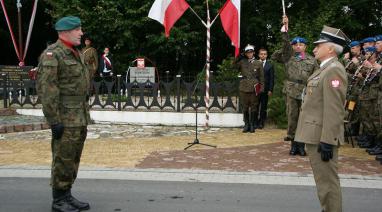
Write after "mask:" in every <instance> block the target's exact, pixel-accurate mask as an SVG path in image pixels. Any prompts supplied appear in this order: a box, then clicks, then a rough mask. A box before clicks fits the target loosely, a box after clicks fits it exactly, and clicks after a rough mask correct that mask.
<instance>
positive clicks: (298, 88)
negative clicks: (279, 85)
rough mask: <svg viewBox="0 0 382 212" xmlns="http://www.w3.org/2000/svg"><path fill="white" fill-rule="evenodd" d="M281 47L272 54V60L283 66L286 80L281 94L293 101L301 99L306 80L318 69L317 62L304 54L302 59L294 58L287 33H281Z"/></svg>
mask: <svg viewBox="0 0 382 212" xmlns="http://www.w3.org/2000/svg"><path fill="white" fill-rule="evenodd" d="M282 38H283V47H282V49H280V50H277V51H276V52H274V53H273V54H272V57H271V58H272V59H273V60H275V61H277V62H279V63H283V64H284V65H285V72H286V79H285V81H284V88H283V93H285V94H287V95H288V96H290V97H292V98H294V99H301V95H302V92H303V90H304V88H305V86H306V83H307V81H308V78H309V76H310V75H312V74H313V72H314V71H315V70H316V69H319V66H318V63H317V60H316V59H315V58H314V57H312V56H311V55H309V54H307V53H305V58H304V59H299V58H296V57H295V52H294V50H293V49H292V46H291V45H290V43H289V36H288V33H282Z"/></svg>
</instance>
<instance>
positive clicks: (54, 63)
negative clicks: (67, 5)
mask: <svg viewBox="0 0 382 212" xmlns="http://www.w3.org/2000/svg"><path fill="white" fill-rule="evenodd" d="M55 29H56V31H57V33H58V40H57V42H56V43H54V44H52V45H49V46H48V47H47V49H46V50H45V51H44V52H43V53H42V54H41V56H40V61H39V65H38V73H37V92H38V95H39V99H40V100H41V103H42V107H43V109H42V110H43V112H44V115H45V117H46V119H47V121H48V123H49V124H50V126H51V131H52V141H51V142H52V159H53V160H52V171H51V183H50V184H51V186H52V191H53V192H52V193H53V203H52V211H57V212H77V211H82V210H88V209H89V208H90V206H89V204H88V203H86V202H81V201H79V200H77V199H76V198H74V197H73V196H72V193H71V188H72V185H73V183H74V181H75V180H76V178H77V174H78V168H79V165H80V159H81V154H82V149H83V146H84V142H85V139H86V135H87V125H88V124H89V123H90V115H89V109H88V108H89V103H88V100H87V99H88V93H89V72H88V70H87V67H86V64H84V62H83V61H84V58H83V56H82V54H81V53H80V52H79V51H78V50H77V49H76V46H79V45H80V44H81V37H82V35H83V32H82V29H81V20H80V19H79V18H78V17H74V16H67V17H63V18H61V19H59V20H58V21H57V23H56V24H55Z"/></svg>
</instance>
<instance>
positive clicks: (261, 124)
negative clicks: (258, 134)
mask: <svg viewBox="0 0 382 212" xmlns="http://www.w3.org/2000/svg"><path fill="white" fill-rule="evenodd" d="M257 123H258V125H257V128H258V129H263V128H264V119H259V121H258V122H257Z"/></svg>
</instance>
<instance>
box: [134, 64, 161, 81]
mask: <svg viewBox="0 0 382 212" xmlns="http://www.w3.org/2000/svg"><path fill="white" fill-rule="evenodd" d="M129 71H130V82H134V81H135V80H136V81H137V82H138V83H145V82H147V80H149V81H150V82H153V83H154V82H155V67H145V68H138V67H129Z"/></svg>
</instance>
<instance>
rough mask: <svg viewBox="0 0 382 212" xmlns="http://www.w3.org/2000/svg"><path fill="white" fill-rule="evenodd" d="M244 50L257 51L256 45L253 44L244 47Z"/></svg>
mask: <svg viewBox="0 0 382 212" xmlns="http://www.w3.org/2000/svg"><path fill="white" fill-rule="evenodd" d="M244 51H245V52H253V51H255V46H253V45H251V44H248V45H247V46H246V47H245V48H244Z"/></svg>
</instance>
